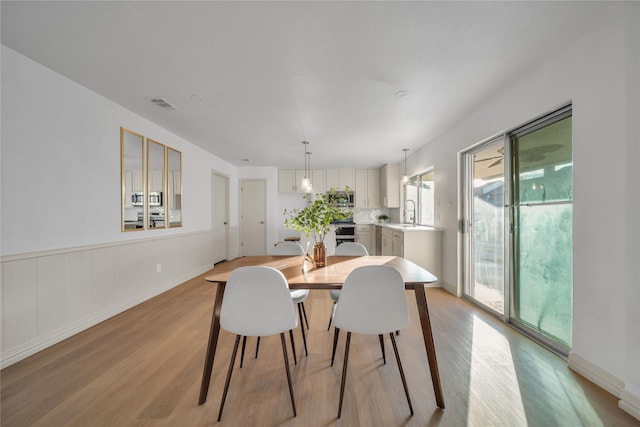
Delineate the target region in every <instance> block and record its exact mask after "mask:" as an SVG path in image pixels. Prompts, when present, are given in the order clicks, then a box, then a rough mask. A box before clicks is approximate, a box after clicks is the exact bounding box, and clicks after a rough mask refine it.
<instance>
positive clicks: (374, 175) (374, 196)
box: [355, 169, 380, 208]
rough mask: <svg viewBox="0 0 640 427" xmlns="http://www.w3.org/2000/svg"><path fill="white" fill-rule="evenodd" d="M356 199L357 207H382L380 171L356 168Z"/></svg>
mask: <svg viewBox="0 0 640 427" xmlns="http://www.w3.org/2000/svg"><path fill="white" fill-rule="evenodd" d="M355 199H356V200H355V207H356V208H379V207H380V171H378V170H377V169H358V170H356V186H355Z"/></svg>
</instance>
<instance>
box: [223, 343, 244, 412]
mask: <svg viewBox="0 0 640 427" xmlns="http://www.w3.org/2000/svg"><path fill="white" fill-rule="evenodd" d="M238 344H240V335H236V343H235V344H234V345H233V353H231V362H230V363H229V371H228V372H227V380H226V381H225V383H224V391H223V392H222V400H221V401H220V412H218V421H220V419H221V418H222V409H223V408H224V401H225V400H226V399H227V391H228V390H229V383H230V382H231V374H232V373H233V365H234V363H235V361H236V355H237V354H238Z"/></svg>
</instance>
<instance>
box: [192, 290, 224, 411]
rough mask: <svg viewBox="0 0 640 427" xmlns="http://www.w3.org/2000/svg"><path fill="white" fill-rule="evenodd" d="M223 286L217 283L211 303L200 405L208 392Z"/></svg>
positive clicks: (216, 342)
mask: <svg viewBox="0 0 640 427" xmlns="http://www.w3.org/2000/svg"><path fill="white" fill-rule="evenodd" d="M224 287H225V284H224V283H219V284H218V292H216V300H215V302H214V304H213V314H212V315H211V329H210V330H209V344H207V354H206V357H205V359H204V370H203V372H202V383H201V384H200V398H199V400H198V405H202V404H203V403H204V402H206V401H207V393H209V383H210V382H211V371H212V369H213V359H214V358H215V357H216V347H217V346H218V335H220V308H221V307H222V297H223V296H224Z"/></svg>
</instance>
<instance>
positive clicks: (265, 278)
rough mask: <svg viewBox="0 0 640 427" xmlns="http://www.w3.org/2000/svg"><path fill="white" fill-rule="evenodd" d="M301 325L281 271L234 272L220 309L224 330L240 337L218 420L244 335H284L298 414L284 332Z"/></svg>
mask: <svg viewBox="0 0 640 427" xmlns="http://www.w3.org/2000/svg"><path fill="white" fill-rule="evenodd" d="M297 323H298V319H297V317H296V312H295V308H294V306H293V301H292V300H291V295H290V293H289V285H288V283H287V279H286V278H285V277H284V275H283V274H282V273H281V272H280V271H278V270H276V269H275V268H272V267H265V266H252V267H240V268H237V269H236V270H234V271H233V272H232V273H231V275H230V276H229V280H228V281H227V284H226V289H225V293H224V299H223V301H222V307H221V309H220V328H222V329H225V330H227V331H229V332H232V333H234V334H236V340H235V344H234V346H233V352H232V355H231V361H230V363H229V371H228V372H227V379H226V381H225V385H224V391H223V393H222V400H221V401H220V411H219V412H218V421H220V419H221V418H222V410H223V408H224V403H225V400H226V398H227V391H228V390H229V383H230V382H231V375H232V373H233V365H234V363H235V359H236V355H237V352H238V344H239V342H240V337H241V336H242V337H247V336H257V337H260V336H263V337H266V336H271V335H276V334H280V341H281V342H282V354H283V355H284V366H285V371H286V374H287V382H288V385H289V395H290V396H291V406H292V407H293V416H294V417H295V416H296V415H297V413H296V403H295V399H294V397H293V386H292V383H291V372H290V370H289V358H288V356H287V346H286V343H285V337H284V332H285V331H291V330H292V329H294V328H295V327H296V326H297Z"/></svg>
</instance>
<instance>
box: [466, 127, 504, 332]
mask: <svg viewBox="0 0 640 427" xmlns="http://www.w3.org/2000/svg"><path fill="white" fill-rule="evenodd" d="M500 141H502V146H503V147H504V162H503V166H504V171H503V176H504V184H503V191H504V195H503V197H504V199H503V200H505V201H507V200H510V191H511V189H510V183H509V180H510V176H511V165H510V161H509V160H508V159H510V158H511V146H510V144H509V134H508V133H500V134H497V135H493V136H491V137H490V138H487V139H484V140H482V141H480V142H478V143H477V144H474V145H472V146H471V147H468V148H466V149H465V150H462V151H460V152H458V172H459V175H458V180H459V183H460V185H459V186H458V218H460V219H459V220H458V244H459V251H458V255H459V261H458V277H459V278H460V279H459V280H458V289H457V294H458V297H463V298H465V299H466V300H468V301H471V302H472V303H474V304H475V305H478V306H481V307H482V308H483V309H486V311H487V312H488V313H491V314H493V315H495V316H497V317H499V318H501V319H502V320H503V321H505V322H508V321H509V318H510V316H511V303H510V301H511V286H512V262H511V244H510V241H511V224H512V222H511V221H512V218H511V216H510V210H509V209H507V207H506V206H505V207H504V210H503V213H504V220H503V226H504V230H503V235H504V236H505V238H504V241H503V245H504V248H503V251H504V252H503V254H504V255H503V256H504V262H503V263H504V266H503V267H504V279H503V283H504V286H503V313H499V312H498V311H495V310H493V309H491V307H488V306H486V305H485V304H482V303H481V302H479V301H478V300H476V299H475V298H473V297H471V296H470V295H469V294H468V293H467V292H466V291H467V290H468V289H469V286H471V280H475V275H474V273H473V268H472V267H473V264H472V260H473V259H474V256H475V254H474V251H473V249H474V245H473V240H472V236H473V233H472V232H471V230H473V224H472V221H471V220H472V216H473V211H472V200H473V196H472V192H473V155H474V154H475V153H477V152H479V151H482V150H483V149H485V148H487V147H489V146H491V145H494V144H497V143H498V142H500Z"/></svg>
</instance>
